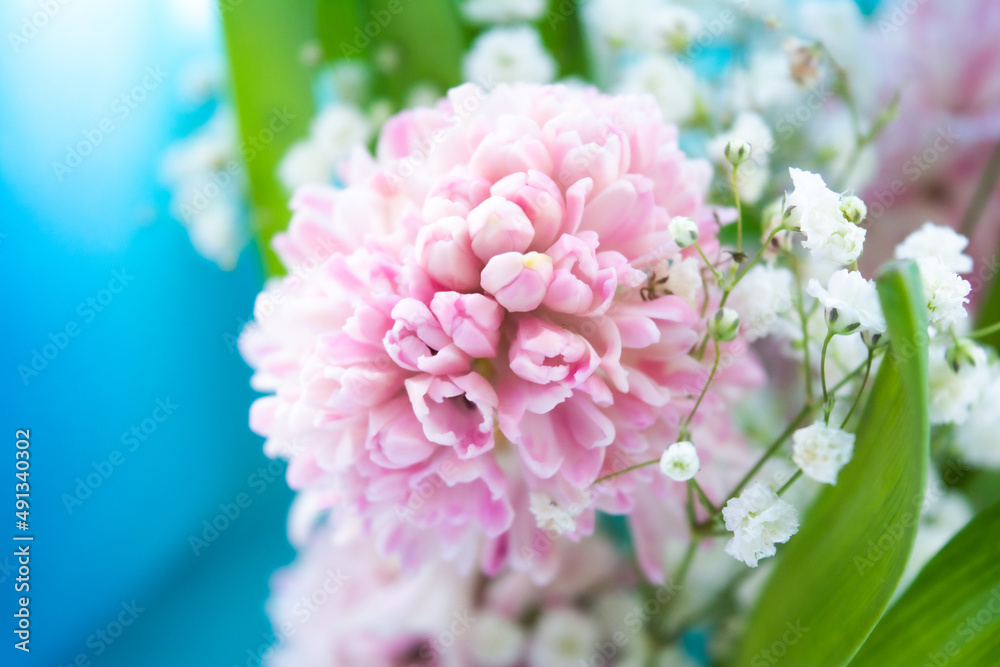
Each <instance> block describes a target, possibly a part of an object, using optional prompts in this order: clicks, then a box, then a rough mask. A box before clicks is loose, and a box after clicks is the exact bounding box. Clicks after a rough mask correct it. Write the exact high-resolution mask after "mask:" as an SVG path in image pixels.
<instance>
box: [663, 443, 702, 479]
mask: <svg viewBox="0 0 1000 667" xmlns="http://www.w3.org/2000/svg"><path fill="white" fill-rule="evenodd" d="M700 469H701V461H699V460H698V450H696V449H695V447H694V445H693V444H692V443H691V442H689V441H687V440H682V441H680V442H675V443H674V444H672V445H670V446H669V447H667V451H665V452H663V456H661V457H660V472H662V473H663V474H664V475H666V476H667V477H669V478H670V479H672V480H674V481H675V482H686V481H688V480H689V479H691V478H692V477H694V476H695V475H696V474H698V471H699V470H700Z"/></svg>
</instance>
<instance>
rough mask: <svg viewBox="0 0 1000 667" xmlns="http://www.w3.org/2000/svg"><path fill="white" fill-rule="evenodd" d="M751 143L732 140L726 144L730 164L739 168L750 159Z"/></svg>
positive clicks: (726, 153) (726, 154)
mask: <svg viewBox="0 0 1000 667" xmlns="http://www.w3.org/2000/svg"><path fill="white" fill-rule="evenodd" d="M750 148H751V147H750V142H747V141H739V140H736V139H734V140H732V141H730V142H729V143H727V144H726V149H725V151H723V152H724V153H725V156H726V159H727V160H729V164H731V165H733V166H734V167H738V166H739V165H741V164H743V163H744V162H746V161H747V160H748V159H749V158H750Z"/></svg>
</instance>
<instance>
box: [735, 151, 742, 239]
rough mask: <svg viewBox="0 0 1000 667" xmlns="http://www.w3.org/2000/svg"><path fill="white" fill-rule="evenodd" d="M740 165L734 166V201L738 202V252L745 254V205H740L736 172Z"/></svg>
mask: <svg viewBox="0 0 1000 667" xmlns="http://www.w3.org/2000/svg"><path fill="white" fill-rule="evenodd" d="M738 170H739V165H735V164H734V165H733V199H735V200H736V252H737V253H741V252H743V205H742V204H741V203H740V187H739V184H738V179H737V178H736V172H737V171H738Z"/></svg>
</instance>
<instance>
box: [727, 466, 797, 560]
mask: <svg viewBox="0 0 1000 667" xmlns="http://www.w3.org/2000/svg"><path fill="white" fill-rule="evenodd" d="M722 518H723V519H724V520H725V522H726V530H729V531H732V532H733V533H734V535H733V537H732V539H730V540H729V542H728V543H727V544H726V553H727V554H729V555H730V556H732V557H733V558H735V559H736V560H738V561H742V562H744V563H746V564H747V565H749V566H750V567H757V562H758V561H759V560H760V559H761V558H768V557H770V556H773V555H774V554H775V553H776V552H777V549H776V548H775V546H774V545H775V544H780V543H782V542H787V541H788V539H789V538H790V537H791V536H792V535H794V534H795V533H797V532H798V530H799V513H798V512H797V511H796V509H795V508H794V507H792V506H791V505H790V504H788V503H787V502H785V501H784V500H782V499H781V498H779V497H778V494H777V493H775V492H774V490H773V489H772V488H771V487H770V486H768V484H766V483H765V482H761V481H757V482H754V483H753V484H751V485H750V486H748V487H747V488H746V489H744V490H743V493H741V494H740V496H739V497H738V498H731V499H730V500H729V502H727V503H726V506H725V507H723V508H722Z"/></svg>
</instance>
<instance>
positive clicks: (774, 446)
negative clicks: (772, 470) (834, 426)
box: [727, 403, 815, 498]
mask: <svg viewBox="0 0 1000 667" xmlns="http://www.w3.org/2000/svg"><path fill="white" fill-rule="evenodd" d="M814 408H815V406H814V405H811V404H809V403H806V404H805V405H803V406H802V409H801V410H799V414H797V415H796V416H795V419H793V420H792V421H791V423H790V424H789V425H788V426H787V427H786V428H785V430H784V431H782V432H781V435H779V436H778V437H777V438H775V439H774V442H772V443H771V444H770V446H769V447H768V448H767V451H766V452H764V455H763V456H761V457H760V459H758V461H757V463H755V464H754V466H753V468H750V470H749V472H747V474H745V475H744V476H743V479H741V480H740V481H739V484H737V485H736V487H735V488H734V489H733V490H732V492H731V493H730V494H729V495H728V496H727V497H729V498H734V497H736V496H738V495H739V493H740V491H742V490H743V487H745V486H746V485H747V484H749V483H750V480H751V479H753V476H754V475H756V474H757V473H758V472H760V469H761V468H763V467H764V464H765V463H767V460H768V459H770V458H771V457H772V456H773V455H774V453H775V452H777V451H778V448H780V447H781V445H782V444H783V443H784V442H785V440H787V439H788V437H789V436H790V435H792V433H794V432H795V429H796V428H798V426H799V424H800V423H801V422H802V420H803V419H805V418H806V417H807V416H808V415H809V413H810V412H811V411H812V410H813V409H814Z"/></svg>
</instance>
